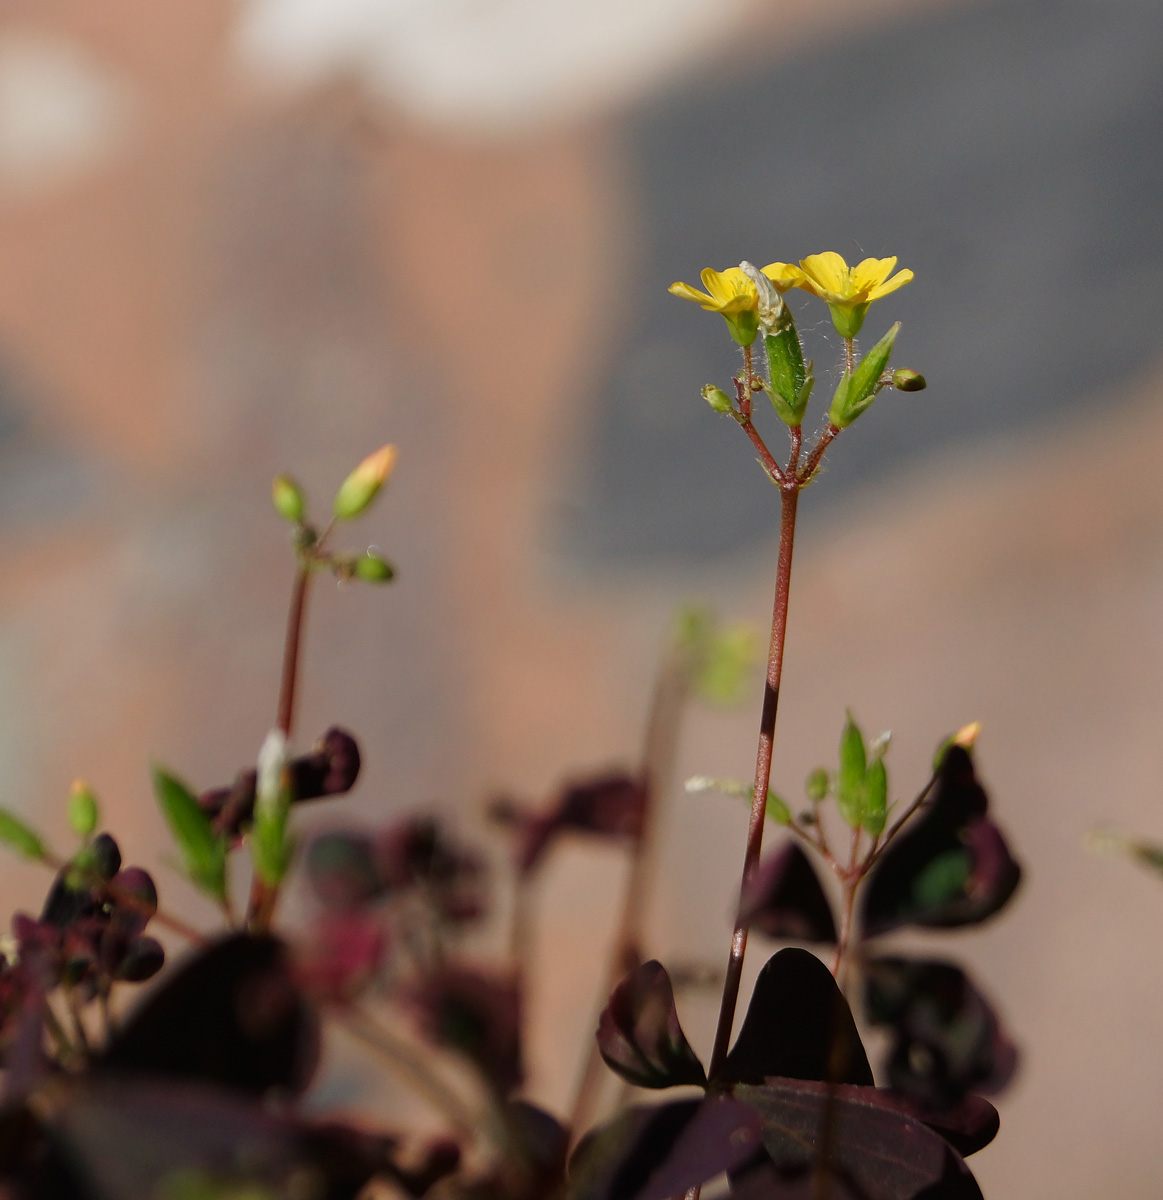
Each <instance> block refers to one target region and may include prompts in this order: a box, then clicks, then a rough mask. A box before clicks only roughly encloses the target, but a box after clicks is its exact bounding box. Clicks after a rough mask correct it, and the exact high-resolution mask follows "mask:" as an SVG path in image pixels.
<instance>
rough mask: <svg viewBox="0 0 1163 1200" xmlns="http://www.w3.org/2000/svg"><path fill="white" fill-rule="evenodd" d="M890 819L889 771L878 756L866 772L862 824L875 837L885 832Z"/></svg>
mask: <svg viewBox="0 0 1163 1200" xmlns="http://www.w3.org/2000/svg"><path fill="white" fill-rule="evenodd" d="M887 820H888V772H887V771H886V770H885V766H884V759H883V758H881V757H879V756H877V757H876V758H874V759H873V760H872V761H871V762H870V763H869V764H868V770H867V771H866V772H865V774H864V817H863V820H862V822H861V823H862V824H863V826H864V828H865V829H866V830H867V831H868V832H869V833H870V834H872V836H873V837H879V836H880V834H882V833H883V832H884V826H885V823H886V822H887Z"/></svg>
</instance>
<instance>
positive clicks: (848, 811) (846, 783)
mask: <svg viewBox="0 0 1163 1200" xmlns="http://www.w3.org/2000/svg"><path fill="white" fill-rule="evenodd" d="M866 769H867V758H866V755H865V749H864V734H862V733H861V732H860V727H859V726H858V725H857V724H856V722H855V721H854V720H853V719H852V714H851V713H849V714H848V717H847V720H846V721H845V722H844V729H843V732H842V733H841V734H840V769H839V771H838V772H837V774H836V805H837V807H838V808H839V809H840V816H841V817H843V818H844V821H845V822H846V823H847V824H848V825H851V826H852V828H853V829H856V828H858V827H859V826H860V825H861V824H862V823H863V821H864V804H865V800H864V776H865V771H866Z"/></svg>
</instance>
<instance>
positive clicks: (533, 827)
mask: <svg viewBox="0 0 1163 1200" xmlns="http://www.w3.org/2000/svg"><path fill="white" fill-rule="evenodd" d="M645 809H646V791H645V788H644V787H643V784H642V781H641V780H640V779H639V778H637V777H636V776H633V775H627V774H626V773H624V772H614V773H611V774H608V775H600V776H598V777H597V778H596V779H589V780H585V781H583V782H581V783H575V784H571V785H569V786H567V787H565V788H564V789H563V790H562V791H561V793H560V794H559V795H558V797H557V799H556V800H555V801H554V802H553V803H552V804H551V805H550V806H549V808H547V809H546V810H545V811H544V812H541V813H536V814H524V815H522V816H520V817H519V818H518V825H519V833H518V846H517V865H518V867H519V869H520V870H521V871H522V872H523V873H524V872H529V871H531V870H533V868H534V867H536V866H537V864H538V863H539V862H540V861H541V859H542V858H543V857H544V855H545V852H546V851H547V850H548V849H549V846H550V844H551V843H552V842H553V840H554V838H556V837H557V835H558V834H560V833H562V832H565V831H566V830H570V831H573V832H578V833H590V834H595V835H597V836H599V837H606V838H615V839H618V840H623V841H630V842H634V841H636V840H637V839H638V838H639V837H640V836H641V833H642V821H643V815H644V813H645Z"/></svg>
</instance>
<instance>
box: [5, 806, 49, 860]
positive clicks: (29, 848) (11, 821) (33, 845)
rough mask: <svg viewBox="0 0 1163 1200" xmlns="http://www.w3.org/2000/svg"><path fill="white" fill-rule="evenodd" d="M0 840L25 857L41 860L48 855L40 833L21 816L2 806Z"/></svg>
mask: <svg viewBox="0 0 1163 1200" xmlns="http://www.w3.org/2000/svg"><path fill="white" fill-rule="evenodd" d="M0 842H6V843H7V844H8V845H9V846H11V847H12V849H13V850H15V851H16V852H17V853H18V854H23V855H24V857H25V858H31V859H34V860H35V861H38V862H39V861H43V859H44V858H45V857H46V855H45V849H44V842H43V841H41V838H40V834H38V833H37V832H36V831H35V830H33V829H30V828H29V827H28V826H27V825H25V823H24V822H23V821H22V820H20V818H19V817H14V816H13V815H12V813H10V812H9V811H8V810H7V809H6V808H0Z"/></svg>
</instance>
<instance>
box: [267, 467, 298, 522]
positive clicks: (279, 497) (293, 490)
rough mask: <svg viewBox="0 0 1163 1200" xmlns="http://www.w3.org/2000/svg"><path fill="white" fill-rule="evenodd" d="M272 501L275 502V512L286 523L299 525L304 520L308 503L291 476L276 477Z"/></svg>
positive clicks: (272, 490)
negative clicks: (304, 512)
mask: <svg viewBox="0 0 1163 1200" xmlns="http://www.w3.org/2000/svg"><path fill="white" fill-rule="evenodd" d="M271 500H272V501H273V502H274V506H275V512H277V513H278V514H279V516H280V517H282V518H283V520H284V521H290V522H291V524H292V525H298V523H299V522H300V521H301V520H302V519H303V511H304V509H305V508H306V502H305V501H304V499H303V492H302V490H301V489H300V487H299V485H298V484H297V483H296V482H295V481H294V480H293V479H292V478H291V477H290V475H276V476H275V481H274V483H272V484H271Z"/></svg>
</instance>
